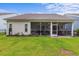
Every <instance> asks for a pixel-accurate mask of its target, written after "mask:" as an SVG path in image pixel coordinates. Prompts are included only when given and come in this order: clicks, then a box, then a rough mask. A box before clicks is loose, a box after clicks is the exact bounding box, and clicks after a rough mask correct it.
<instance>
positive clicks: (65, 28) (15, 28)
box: [5, 14, 75, 36]
mask: <svg viewBox="0 0 79 59" xmlns="http://www.w3.org/2000/svg"><path fill="white" fill-rule="evenodd" d="M5 20H6V21H7V31H6V35H49V36H74V34H73V31H74V21H75V20H74V19H73V18H72V17H68V16H66V15H58V14H23V15H17V16H13V17H9V18H6V19H5Z"/></svg>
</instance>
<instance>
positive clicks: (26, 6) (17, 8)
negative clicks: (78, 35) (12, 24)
mask: <svg viewBox="0 0 79 59" xmlns="http://www.w3.org/2000/svg"><path fill="white" fill-rule="evenodd" d="M0 13H17V14H24V13H38V14H41V13H47V14H48V13H49V14H50V13H51V14H52V13H57V14H65V13H79V4H78V3H0ZM3 28H5V25H4V21H3V20H0V29H3Z"/></svg>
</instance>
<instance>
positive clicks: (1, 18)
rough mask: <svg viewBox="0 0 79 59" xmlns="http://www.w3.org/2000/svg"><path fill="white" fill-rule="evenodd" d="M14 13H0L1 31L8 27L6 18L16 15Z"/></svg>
mask: <svg viewBox="0 0 79 59" xmlns="http://www.w3.org/2000/svg"><path fill="white" fill-rule="evenodd" d="M15 15H16V14H14V13H0V32H4V31H5V29H6V21H5V20H4V18H8V17H12V16H15Z"/></svg>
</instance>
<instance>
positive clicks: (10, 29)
mask: <svg viewBox="0 0 79 59" xmlns="http://www.w3.org/2000/svg"><path fill="white" fill-rule="evenodd" d="M9 32H12V24H9Z"/></svg>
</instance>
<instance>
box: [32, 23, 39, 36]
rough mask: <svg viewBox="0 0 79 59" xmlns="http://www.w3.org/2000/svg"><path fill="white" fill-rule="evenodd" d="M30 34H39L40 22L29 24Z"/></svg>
mask: <svg viewBox="0 0 79 59" xmlns="http://www.w3.org/2000/svg"><path fill="white" fill-rule="evenodd" d="M31 33H32V35H39V34H40V22H32V23H31Z"/></svg>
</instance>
